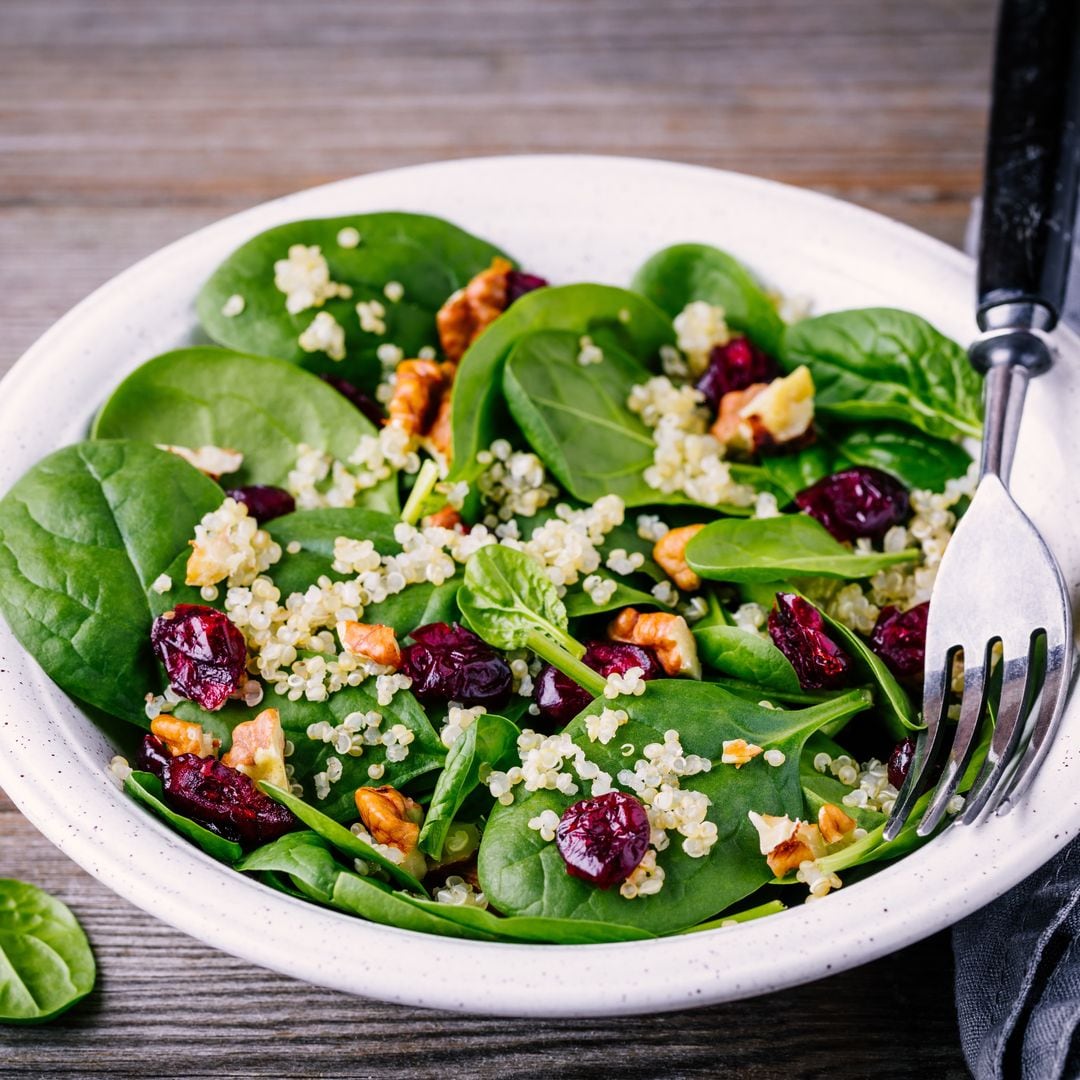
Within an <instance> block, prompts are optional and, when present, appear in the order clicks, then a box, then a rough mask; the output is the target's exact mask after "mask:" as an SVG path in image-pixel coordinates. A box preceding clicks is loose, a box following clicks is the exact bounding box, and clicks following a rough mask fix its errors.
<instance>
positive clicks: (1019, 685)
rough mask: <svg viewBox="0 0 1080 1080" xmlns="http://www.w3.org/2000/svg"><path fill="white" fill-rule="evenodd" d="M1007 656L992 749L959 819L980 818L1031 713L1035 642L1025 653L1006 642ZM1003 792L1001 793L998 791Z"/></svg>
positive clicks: (968, 820) (971, 820)
mask: <svg viewBox="0 0 1080 1080" xmlns="http://www.w3.org/2000/svg"><path fill="white" fill-rule="evenodd" d="M1004 644H1005V646H1006V647H1005V649H1004V650H1003V651H1004V653H1005V658H1004V660H1003V661H1002V672H1003V674H1002V684H1001V697H1000V698H999V700H998V708H997V722H996V724H995V726H994V735H993V738H992V739H991V740H990V748H989V749H988V750H987V752H986V760H985V761H984V762H983V765H982V768H981V769H980V770H979V775H978V776H977V777H976V779H975V783H974V784H972V785H971V790H970V791H969V792H968V797H967V803H966V804H965V806H964V815H963V817H962V818H960V821H961V822H962V823H963V824H965V825H971V824H973V823H974V822H975V821H976V820H978V818H979V816H980V815H981V813H982V811H983V808H984V807H985V806H986V804H987V803H988V802H989V801H990V799H991V796H993V795H994V792H995V790H996V789H997V787H998V784H999V782H1000V781H1001V779H1002V777H1003V776H1004V774H1005V772H1006V770H1007V769H1008V766H1009V763H1010V762H1011V761H1012V760H1013V755H1014V754H1015V753H1016V747H1017V745H1018V743H1019V742H1020V736H1021V735H1022V734H1023V731H1024V720H1025V719H1026V718H1027V716H1028V715H1029V713H1030V710H1031V705H1032V699H1033V697H1034V695H1033V693H1032V687H1033V684H1034V679H1033V678H1032V677H1031V676H1032V674H1033V661H1034V659H1035V654H1036V649H1035V644H1034V641H1029V642H1028V648H1027V653H1026V654H1019V653H1014V652H1013V651H1012V649H1010V648H1009V647H1008V645H1009V643H1008V642H1005V643H1004ZM999 794H1000V792H999Z"/></svg>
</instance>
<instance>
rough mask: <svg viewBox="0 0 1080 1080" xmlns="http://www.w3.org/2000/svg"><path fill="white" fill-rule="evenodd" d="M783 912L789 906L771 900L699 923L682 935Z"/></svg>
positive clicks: (683, 931) (682, 932)
mask: <svg viewBox="0 0 1080 1080" xmlns="http://www.w3.org/2000/svg"><path fill="white" fill-rule="evenodd" d="M781 911H787V905H786V904H785V903H784V902H783V901H782V900H769V901H767V902H766V903H764V904H757V905H756V906H754V907H752V908H747V909H746V910H745V911H733V912H732V913H731V914H730V915H725V916H724V917H723V918H720V919H710V920H709V921H708V922H703V923H698V924H697V926H691V927H690V928H689V929H687V930H680V931H679V933H680V934H697V933H699V932H700V931H702V930H720V929H722V928H724V927H727V926H737V925H738V924H739V923H744V922H753V921H754V920H755V919H764V918H765V917H766V916H767V915H779V914H780V912H781Z"/></svg>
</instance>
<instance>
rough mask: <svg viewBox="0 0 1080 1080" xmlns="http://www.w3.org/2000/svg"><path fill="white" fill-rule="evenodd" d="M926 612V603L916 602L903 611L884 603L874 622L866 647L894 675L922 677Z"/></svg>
mask: <svg viewBox="0 0 1080 1080" xmlns="http://www.w3.org/2000/svg"><path fill="white" fill-rule="evenodd" d="M929 616H930V605H929V603H924V604H916V605H915V606H914V607H913V608H908V610H907V611H900V610H898V609H897V608H894V607H884V608H882V609H881V614H880V615H878V619H877V622H876V623H874V629H873V632H872V633H871V634H870V648H871V649H873V650H874V652H876V653H877V654H878V656H880V657H881V659H882V660H884V661H885V666H886V667H887V668H888V669H889V670H890V671H891V672H892V673H893V674H894V675H895V676H896V677H897V678H898V679H903V680H905V681H917V680H919V679H921V678H922V674H923V662H924V661H925V659H926V620H927V619H928V618H929Z"/></svg>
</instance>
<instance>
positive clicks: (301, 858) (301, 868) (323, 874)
mask: <svg viewBox="0 0 1080 1080" xmlns="http://www.w3.org/2000/svg"><path fill="white" fill-rule="evenodd" d="M235 869H237V870H243V871H245V872H246V871H275V872H277V873H281V874H288V875H289V878H290V880H291V881H292V884H293V885H294V886H295V887H296V888H297V889H299V890H300V892H301V893H302V895H304V896H306V897H310V898H311V899H312V900H317V901H318V902H319V903H321V904H329V903H332V900H333V895H334V883H335V882H336V881H337V876H338V874H339V873H341V870H342V867H341V866H340V864H339V863H338V862H337V860H336V859H335V858H334V856H333V855H332V854H331V852H330V849H329V848H328V847H327V846H326V843H325V842H324V841H323V839H322V838H321V837H320V836H319V834H318V833H315V832H308V831H304V832H291V833H286V834H285V835H284V836H279V837H278V838H277V839H276V840H272V841H271V842H270V843H269V844H263V846H262V847H260V848H256V849H255V850H254V851H253V852H251V854H250V855H247V856H245V857H244V858H243V859H241V860H240V861H239V862H238V863H236V866H235Z"/></svg>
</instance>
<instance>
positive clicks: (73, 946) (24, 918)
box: [0, 878, 97, 1024]
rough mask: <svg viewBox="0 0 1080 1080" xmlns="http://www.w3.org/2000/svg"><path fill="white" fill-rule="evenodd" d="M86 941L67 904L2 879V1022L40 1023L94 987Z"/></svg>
mask: <svg viewBox="0 0 1080 1080" xmlns="http://www.w3.org/2000/svg"><path fill="white" fill-rule="evenodd" d="M96 976H97V968H96V966H95V964H94V954H93V953H92V952H91V951H90V942H89V941H87V940H86V934H84V933H83V930H82V927H81V926H79V923H78V921H77V920H76V918H75V916H74V915H73V914H72V913H71V910H70V909H69V908H68V907H67V905H66V904H63V903H61V902H60V901H59V900H57V899H56V897H54V896H50V895H49V894H48V893H47V892H44V891H43V890H41V889H39V888H37V887H36V886H34V885H28V884H26V882H23V881H15V880H14V879H13V878H0V1023H8V1024H39V1023H42V1022H43V1021H45V1020H51V1019H52V1018H53V1017H54V1016H59V1015H60V1013H62V1012H65V1011H66V1010H67V1009H70V1008H71V1006H72V1005H74V1004H76V1002H79V1001H81V1000H82V999H83V998H84V997H86V995H87V994H89V993H90V991H91V990H92V989H93V988H94V980H95V978H96Z"/></svg>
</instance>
